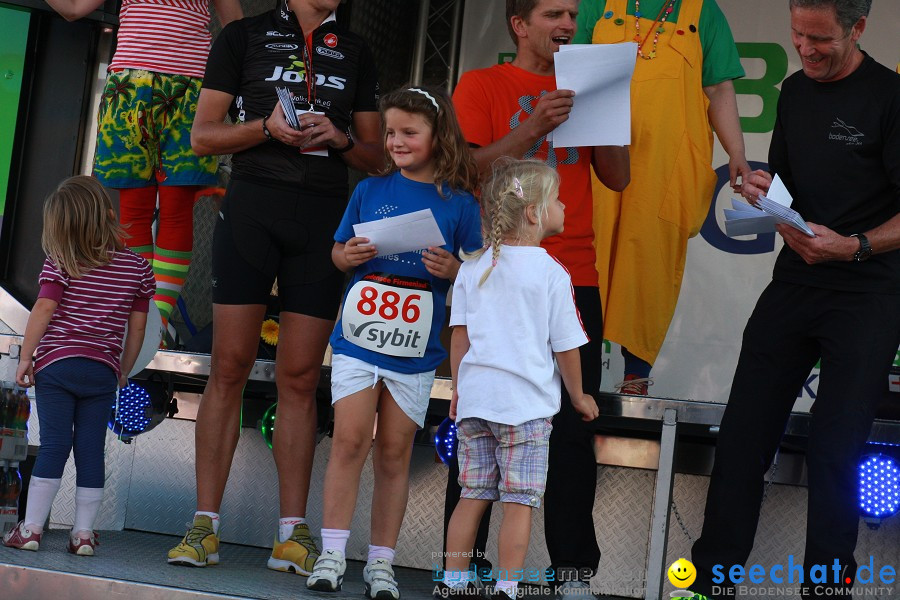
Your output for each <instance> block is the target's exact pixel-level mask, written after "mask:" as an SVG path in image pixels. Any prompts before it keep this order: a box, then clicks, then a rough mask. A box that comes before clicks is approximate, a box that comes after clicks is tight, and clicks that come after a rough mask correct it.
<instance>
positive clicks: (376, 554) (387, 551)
mask: <svg viewBox="0 0 900 600" xmlns="http://www.w3.org/2000/svg"><path fill="white" fill-rule="evenodd" d="M395 554H396V553H395V552H394V549H393V548H388V547H387V546H373V545H372V544H369V560H368V562H372V561H373V560H376V559H379V558H384V559H386V560H387V561H388V562H389V563H391V564H394V555H395Z"/></svg>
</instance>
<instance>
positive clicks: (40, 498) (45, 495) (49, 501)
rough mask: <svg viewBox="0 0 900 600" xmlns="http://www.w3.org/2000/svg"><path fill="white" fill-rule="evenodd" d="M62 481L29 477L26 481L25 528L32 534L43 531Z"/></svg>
mask: <svg viewBox="0 0 900 600" xmlns="http://www.w3.org/2000/svg"><path fill="white" fill-rule="evenodd" d="M60 482H62V479H47V478H46V477H35V476H33V475H32V476H31V479H30V480H29V481H28V505H27V506H26V507H25V527H26V528H27V529H30V530H31V531H33V532H34V533H42V532H43V531H44V523H46V522H47V517H49V516H50V507H51V506H52V505H53V499H54V498H56V492H58V491H59V484H60Z"/></svg>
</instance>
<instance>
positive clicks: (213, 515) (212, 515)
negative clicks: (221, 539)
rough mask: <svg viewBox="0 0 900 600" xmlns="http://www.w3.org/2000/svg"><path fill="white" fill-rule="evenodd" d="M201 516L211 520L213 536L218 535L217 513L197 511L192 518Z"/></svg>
mask: <svg viewBox="0 0 900 600" xmlns="http://www.w3.org/2000/svg"><path fill="white" fill-rule="evenodd" d="M201 515H202V516H206V517H209V518H210V519H212V526H213V535H219V513H214V512H206V511H203V510H198V511H197V512H195V513H194V518H196V517H198V516H201Z"/></svg>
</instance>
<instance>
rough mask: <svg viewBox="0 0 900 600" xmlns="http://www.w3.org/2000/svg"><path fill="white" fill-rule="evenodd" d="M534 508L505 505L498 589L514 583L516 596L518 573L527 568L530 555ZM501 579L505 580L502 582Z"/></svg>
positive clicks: (499, 541)
mask: <svg viewBox="0 0 900 600" xmlns="http://www.w3.org/2000/svg"><path fill="white" fill-rule="evenodd" d="M531 511H532V508H531V507H530V506H527V505H525V504H518V503H516V502H504V503H503V522H502V523H501V524H500V539H499V540H498V546H499V548H498V549H499V553H500V573H501V576H500V577H498V578H497V580H498V581H497V587H498V589H499V588H501V587H504V581H503V580H505V581H509V582H512V586H511V590H512V592H513V595H515V587H516V586H515V584H516V582H517V581H518V580H517V579H515V577H516V575H515V572H516V571H521V569H522V568H524V567H525V555H527V554H528V542H529V541H530V540H531ZM501 577H502V578H503V580H501Z"/></svg>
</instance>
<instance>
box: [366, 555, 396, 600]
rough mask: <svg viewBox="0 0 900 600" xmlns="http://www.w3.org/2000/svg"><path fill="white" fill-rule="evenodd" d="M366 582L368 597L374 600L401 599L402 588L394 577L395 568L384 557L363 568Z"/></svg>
mask: <svg viewBox="0 0 900 600" xmlns="http://www.w3.org/2000/svg"><path fill="white" fill-rule="evenodd" d="M363 581H365V582H366V597H368V598H373V599H374V600H399V598H400V590H398V589H397V580H396V579H394V569H393V567H391V563H390V562H388V561H387V559H384V558H376V559H375V560H373V561H372V562H370V563H368V564H366V566H365V568H364V569H363Z"/></svg>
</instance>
